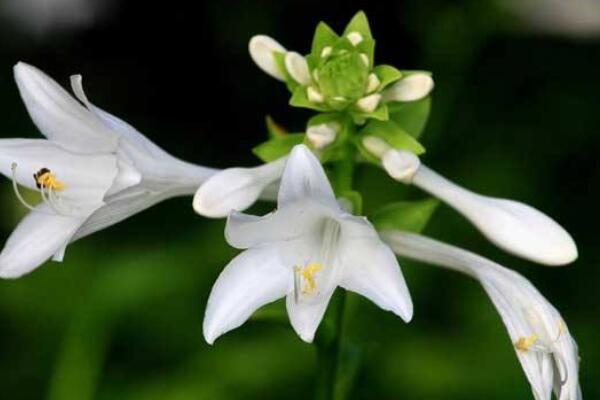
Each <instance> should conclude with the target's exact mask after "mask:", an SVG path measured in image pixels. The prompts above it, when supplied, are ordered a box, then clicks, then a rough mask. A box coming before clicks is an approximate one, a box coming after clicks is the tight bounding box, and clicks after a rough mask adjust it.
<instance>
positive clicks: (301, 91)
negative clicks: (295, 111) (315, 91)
mask: <svg viewBox="0 0 600 400" xmlns="http://www.w3.org/2000/svg"><path fill="white" fill-rule="evenodd" d="M290 105H291V106H293V107H300V108H308V109H311V110H317V111H326V109H325V107H324V106H320V105H317V104H315V103H312V102H310V101H308V97H307V95H306V88H305V87H303V86H298V87H297V88H296V89H294V92H293V93H292V97H291V98H290Z"/></svg>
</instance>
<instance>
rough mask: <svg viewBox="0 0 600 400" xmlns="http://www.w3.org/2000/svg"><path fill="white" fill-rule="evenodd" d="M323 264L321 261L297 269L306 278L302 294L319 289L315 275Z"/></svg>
mask: <svg viewBox="0 0 600 400" xmlns="http://www.w3.org/2000/svg"><path fill="white" fill-rule="evenodd" d="M322 268H323V266H322V265H321V264H319V263H310V264H308V265H307V266H305V267H304V268H297V269H296V271H297V272H298V273H299V274H300V276H302V278H304V282H305V284H304V285H303V287H302V294H312V293H314V291H315V290H316V289H317V282H316V280H315V275H316V274H317V272H319V271H320V270H321V269H322Z"/></svg>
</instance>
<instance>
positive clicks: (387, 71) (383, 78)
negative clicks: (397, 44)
mask: <svg viewBox="0 0 600 400" xmlns="http://www.w3.org/2000/svg"><path fill="white" fill-rule="evenodd" d="M373 72H374V73H375V75H377V78H379V81H380V82H381V84H380V85H379V90H381V89H383V88H385V87H386V86H388V85H389V84H390V83H394V82H396V81H397V80H398V79H400V78H402V72H400V70H398V69H396V68H394V67H392V66H391V65H378V66H376V67H375V68H373Z"/></svg>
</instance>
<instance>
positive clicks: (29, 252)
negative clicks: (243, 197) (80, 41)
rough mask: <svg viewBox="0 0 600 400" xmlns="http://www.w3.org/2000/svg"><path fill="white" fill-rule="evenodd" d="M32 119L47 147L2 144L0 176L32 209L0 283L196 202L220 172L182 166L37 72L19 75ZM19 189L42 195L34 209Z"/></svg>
mask: <svg viewBox="0 0 600 400" xmlns="http://www.w3.org/2000/svg"><path fill="white" fill-rule="evenodd" d="M14 72H15V79H16V82H17V85H18V87H19V91H20V93H21V96H22V98H23V101H24V103H25V106H26V107H27V110H28V111H29V115H30V116H31V118H32V120H33V121H34V123H35V124H36V126H37V127H38V128H39V130H40V131H41V132H42V133H43V134H44V136H46V138H47V139H2V140H0V172H1V173H3V174H4V175H6V176H8V177H10V178H11V179H12V180H13V185H14V188H15V192H16V194H17V197H18V198H19V200H21V202H22V203H24V204H25V205H26V206H27V207H29V208H31V209H32V212H31V213H29V214H28V215H27V216H26V217H25V218H24V219H23V220H22V221H21V223H20V224H19V225H18V226H17V228H16V229H15V230H14V232H13V233H12V235H11V236H10V237H9V238H8V240H7V242H6V244H5V246H4V249H3V250H2V252H1V253H0V277H3V278H16V277H19V276H21V275H23V274H26V273H28V272H30V271H32V270H33V269H35V268H37V267H38V266H40V265H41V264H42V263H43V262H44V261H46V260H47V259H49V258H50V257H52V256H54V259H55V260H58V261H60V260H62V258H63V255H64V250H65V247H66V245H67V244H68V243H70V242H72V241H74V240H76V239H78V238H81V237H83V236H86V235H88V234H90V233H93V232H96V231H98V230H100V229H103V228H105V227H107V226H110V225H112V224H115V223H117V222H119V221H121V220H123V219H125V218H127V217H129V216H131V215H133V214H135V213H137V212H139V211H141V210H143V209H145V208H147V207H150V206H152V205H154V204H156V203H157V202H159V201H161V200H164V199H166V198H169V197H173V196H178V195H186V194H192V193H194V191H195V190H196V188H197V187H198V185H200V184H201V183H202V182H203V181H204V180H205V179H206V178H207V177H209V176H210V175H212V174H213V172H214V170H212V169H209V168H204V167H199V166H195V165H192V164H188V163H185V162H183V161H181V160H178V159H176V158H174V157H172V156H170V155H169V154H167V153H166V152H165V151H163V150H162V149H160V148H159V147H158V146H156V145H155V144H154V143H152V142H150V141H149V140H148V139H147V138H146V137H144V136H143V135H142V134H141V133H139V132H138V131H136V130H135V129H134V128H133V127H131V126H130V125H128V124H127V123H125V122H123V121H121V120H120V119H118V118H116V117H114V116H112V115H110V114H108V113H106V112H105V111H102V110H100V109H99V108H96V107H94V106H93V105H92V104H90V103H89V102H88V100H87V99H86V98H85V95H84V94H83V89H82V87H81V77H80V76H74V77H72V85H73V89H74V91H75V93H76V95H77V97H78V98H79V100H81V102H82V103H83V104H84V105H82V104H81V103H79V102H78V101H77V100H75V99H74V98H73V97H72V96H71V95H69V94H68V93H67V92H66V91H65V90H64V89H63V88H61V87H60V86H59V85H58V84H57V83H56V82H55V81H53V80H52V79H51V78H49V77H48V76H47V75H46V74H44V73H43V72H42V71H40V70H38V69H37V68H35V67H33V66H30V65H27V64H24V63H19V64H17V65H16V66H15V68H14ZM17 184H19V185H21V186H24V187H27V188H29V189H33V190H38V191H39V192H40V194H41V198H42V203H40V204H39V205H37V206H31V205H29V204H28V203H27V202H25V200H24V199H23V197H22V196H21V195H20V193H19V189H18V186H17Z"/></svg>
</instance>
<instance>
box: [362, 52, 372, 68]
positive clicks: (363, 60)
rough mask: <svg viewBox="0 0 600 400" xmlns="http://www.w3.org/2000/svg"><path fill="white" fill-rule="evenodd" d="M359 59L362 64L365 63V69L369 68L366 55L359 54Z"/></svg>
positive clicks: (369, 64)
mask: <svg viewBox="0 0 600 400" xmlns="http://www.w3.org/2000/svg"><path fill="white" fill-rule="evenodd" d="M360 59H361V60H362V62H363V63H365V66H366V67H370V66H371V62H370V61H369V56H368V55H367V54H365V53H360Z"/></svg>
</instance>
